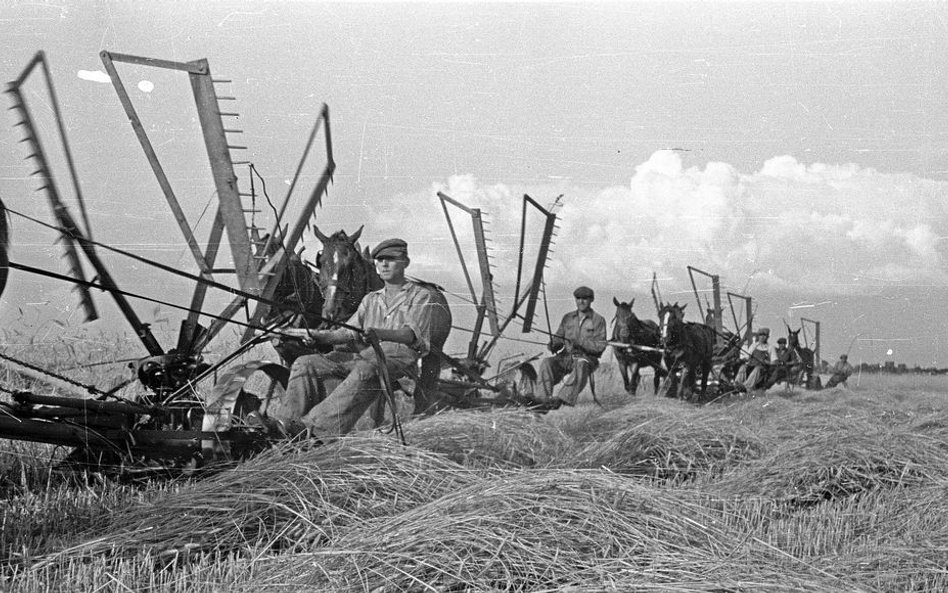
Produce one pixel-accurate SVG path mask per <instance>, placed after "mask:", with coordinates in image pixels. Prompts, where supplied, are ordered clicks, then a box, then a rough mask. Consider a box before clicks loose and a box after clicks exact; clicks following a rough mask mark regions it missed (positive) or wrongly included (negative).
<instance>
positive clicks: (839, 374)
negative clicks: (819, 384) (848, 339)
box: [826, 354, 856, 389]
mask: <svg viewBox="0 0 948 593" xmlns="http://www.w3.org/2000/svg"><path fill="white" fill-rule="evenodd" d="M855 370H856V369H854V368H853V365H851V364H849V356H848V355H846V354H840V355H839V360H838V361H836V364H834V365H833V376H832V377H830V378H829V381H827V382H826V388H827V389H829V388H830V387H836V386H837V385H839V384H840V383H842V385H843V387H847V385H846V380H847V379H849V376H850V375H852V374H853V371H855Z"/></svg>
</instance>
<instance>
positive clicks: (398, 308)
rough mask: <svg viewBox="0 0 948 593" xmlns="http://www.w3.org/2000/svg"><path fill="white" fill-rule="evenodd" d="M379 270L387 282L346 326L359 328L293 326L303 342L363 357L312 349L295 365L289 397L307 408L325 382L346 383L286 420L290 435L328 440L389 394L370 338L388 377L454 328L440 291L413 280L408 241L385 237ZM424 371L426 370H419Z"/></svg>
mask: <svg viewBox="0 0 948 593" xmlns="http://www.w3.org/2000/svg"><path fill="white" fill-rule="evenodd" d="M371 257H372V259H373V260H374V262H375V269H376V271H377V272H378V274H379V276H380V277H381V278H382V280H383V281H384V282H385V286H384V287H382V288H381V289H379V290H377V291H374V292H370V293H369V294H367V295H366V296H365V298H363V299H362V302H361V303H360V304H359V308H358V310H357V311H356V313H355V315H353V316H352V317H351V318H350V319H349V320H348V321H347V322H346V325H349V326H352V327H357V328H361V329H362V330H363V332H359V331H355V330H353V329H349V328H340V329H332V330H296V331H299V332H303V333H301V334H300V337H302V338H303V339H304V343H308V344H313V345H315V344H323V345H343V344H346V345H351V346H355V347H356V348H357V349H358V354H357V355H356V356H355V357H354V358H353V359H352V360H351V361H347V362H346V363H340V362H337V361H338V360H339V359H338V358H335V359H334V357H332V356H331V355H322V354H309V355H306V356H300V357H299V358H297V359H296V360H295V361H294V362H293V366H292V368H291V369H290V379H289V383H288V385H287V388H286V394H285V395H284V398H285V399H286V400H287V401H288V402H291V405H294V406H295V407H297V408H302V409H303V411H304V412H305V409H306V407H307V406H306V403H305V402H310V401H319V398H320V397H321V396H322V395H323V394H324V393H325V392H326V391H329V390H328V389H326V388H325V384H324V385H323V388H322V389H321V384H322V383H323V381H331V380H333V379H335V380H338V379H342V382H341V383H339V384H338V386H337V387H336V388H335V389H333V390H332V391H331V393H329V394H328V395H326V396H325V399H323V400H322V401H319V403H318V404H316V405H315V406H314V407H312V409H310V410H309V411H308V412H306V413H305V415H304V416H303V417H302V420H301V422H300V421H289V422H287V421H284V425H285V430H286V432H289V433H290V434H298V433H300V432H303V431H308V432H309V434H310V436H313V437H315V438H325V437H332V436H338V435H343V434H346V433H348V432H350V431H351V430H352V428H353V427H354V426H355V424H356V422H357V421H358V420H359V418H360V417H361V416H362V414H363V413H364V412H365V411H366V410H367V409H368V408H369V406H371V405H372V404H373V403H375V402H376V401H377V400H379V398H381V397H383V396H384V391H383V387H382V385H381V382H380V380H379V361H378V359H377V357H376V355H375V351H374V350H373V349H372V347H371V346H370V345H369V343H368V342H367V341H366V340H365V335H366V334H368V333H374V334H375V336H377V337H378V339H379V342H380V345H381V347H382V352H383V353H384V355H385V362H386V366H387V368H388V372H389V376H390V377H391V378H392V380H395V379H397V378H398V377H400V376H404V375H405V374H406V372H408V371H409V370H410V369H411V368H412V367H414V366H415V365H416V363H417V362H418V360H419V359H421V358H423V357H425V356H426V355H427V354H428V353H429V352H431V351H433V350H440V349H441V347H442V346H443V345H444V342H445V340H446V339H447V336H448V332H449V331H450V328H451V312H450V309H448V306H447V302H446V301H445V300H444V297H443V295H441V294H440V293H438V292H437V289H436V288H434V286H433V285H429V284H426V283H420V282H415V281H412V280H408V279H407V278H406V277H405V268H407V267H408V264H409V263H410V260H409V258H408V244H407V243H406V242H405V241H403V240H402V239H387V240H385V241H382V242H381V243H379V244H378V245H376V246H375V249H373V250H372V252H371ZM422 372H423V373H424V369H423V370H422Z"/></svg>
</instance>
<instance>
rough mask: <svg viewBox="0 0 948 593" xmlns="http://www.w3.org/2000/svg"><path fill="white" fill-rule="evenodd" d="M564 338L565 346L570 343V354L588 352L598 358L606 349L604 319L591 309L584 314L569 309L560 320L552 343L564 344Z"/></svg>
mask: <svg viewBox="0 0 948 593" xmlns="http://www.w3.org/2000/svg"><path fill="white" fill-rule="evenodd" d="M564 338H565V340H568V341H569V343H567V344H566V347H567V348H570V346H571V345H572V347H573V350H572V354H588V355H590V356H593V357H595V358H599V357H600V356H601V355H602V352H603V350H605V349H606V320H605V318H603V316H602V315H600V314H599V313H596V312H595V311H593V310H592V309H589V310H588V311H586V313H585V314H583V313H580V312H579V311H570V312H569V313H567V314H566V315H564V316H563V320H562V321H560V327H559V328H558V329H557V330H556V333H555V334H554V335H553V345H555V346H557V345H560V344H564V342H565V340H564ZM577 346H578V347H579V348H576V347H577Z"/></svg>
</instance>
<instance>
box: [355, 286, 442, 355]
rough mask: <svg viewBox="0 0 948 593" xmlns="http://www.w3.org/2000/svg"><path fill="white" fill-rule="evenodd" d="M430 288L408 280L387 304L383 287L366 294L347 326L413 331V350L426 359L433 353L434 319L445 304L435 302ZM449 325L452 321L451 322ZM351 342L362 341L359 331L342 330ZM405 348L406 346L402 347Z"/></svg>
mask: <svg viewBox="0 0 948 593" xmlns="http://www.w3.org/2000/svg"><path fill="white" fill-rule="evenodd" d="M433 296H434V295H433V294H432V292H431V290H430V289H429V288H426V287H424V286H421V285H420V284H418V283H416V282H412V281H411V280H406V281H405V283H404V284H402V287H401V289H400V290H399V291H398V293H397V294H396V295H395V296H394V298H392V300H391V302H389V303H386V302H385V288H381V289H379V290H376V291H374V292H370V293H369V294H367V295H365V298H363V299H362V302H361V303H359V309H358V310H357V311H356V312H355V315H353V316H352V317H351V318H350V319H349V321H348V322H347V324H348V325H352V326H355V327H359V328H362V329H368V328H370V327H373V328H377V329H402V328H405V327H407V328H410V329H411V331H412V333H414V334H415V341H414V342H413V343H412V344H411V346H406V347H410V348H411V349H412V350H414V351H415V353H416V354H417V355H418V356H420V357H424V356H425V355H427V354H428V352H429V351H430V350H431V344H432V317H433V316H434V315H436V314H438V313H439V311H440V310H441V309H443V308H444V307H443V305H442V304H439V303H436V302H435V301H434V299H433ZM449 323H450V322H449ZM341 331H345V332H347V333H348V334H349V338H350V339H352V340H359V339H360V338H361V336H360V335H359V333H358V332H355V331H353V330H350V329H343V330H341ZM400 345H401V346H404V344H400Z"/></svg>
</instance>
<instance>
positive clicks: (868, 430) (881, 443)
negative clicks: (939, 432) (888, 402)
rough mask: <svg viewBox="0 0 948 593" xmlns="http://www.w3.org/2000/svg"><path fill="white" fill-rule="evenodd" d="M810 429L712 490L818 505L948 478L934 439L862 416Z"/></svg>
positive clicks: (946, 454)
mask: <svg viewBox="0 0 948 593" xmlns="http://www.w3.org/2000/svg"><path fill="white" fill-rule="evenodd" d="M808 428H809V430H806V431H801V432H799V433H797V435H796V436H795V438H791V439H787V440H781V441H780V442H778V443H776V444H775V445H773V446H772V448H771V449H770V450H769V451H768V453H767V454H766V455H764V456H763V457H761V458H759V459H756V460H751V461H748V462H747V463H745V464H742V465H741V466H738V467H734V468H731V469H729V470H728V472H726V473H725V474H724V476H722V477H721V478H720V479H718V480H715V481H714V482H713V483H711V484H709V485H708V487H709V489H711V490H712V491H713V492H715V493H716V494H719V495H722V496H725V497H730V496H755V497H767V498H771V499H774V500H779V501H786V502H792V503H795V504H813V503H818V502H821V501H825V500H834V499H837V498H840V497H846V496H852V495H855V494H859V493H863V492H870V491H873V490H878V489H883V488H896V487H912V486H923V485H926V484H930V483H932V482H933V481H936V480H939V479H944V478H946V477H948V451H946V449H945V447H944V446H943V445H944V444H943V443H941V442H940V441H938V440H936V439H933V438H931V437H927V436H923V435H919V434H915V433H912V432H909V431H905V430H890V429H888V428H887V427H879V426H878V425H872V424H869V423H866V422H864V421H861V420H856V421H851V422H848V423H841V422H839V421H835V420H833V419H830V420H829V421H827V423H826V425H825V427H824V430H813V429H812V428H813V427H808Z"/></svg>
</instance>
